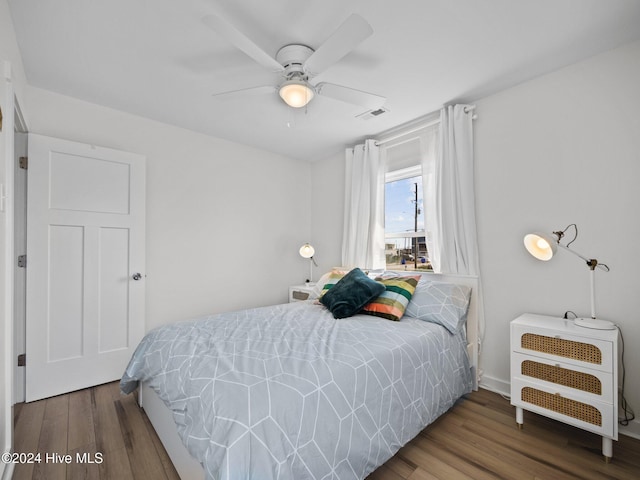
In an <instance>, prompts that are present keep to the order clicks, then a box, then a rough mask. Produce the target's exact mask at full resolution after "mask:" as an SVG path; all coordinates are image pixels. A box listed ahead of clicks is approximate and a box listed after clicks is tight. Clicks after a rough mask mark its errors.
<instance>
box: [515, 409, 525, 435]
mask: <svg viewBox="0 0 640 480" xmlns="http://www.w3.org/2000/svg"><path fill="white" fill-rule="evenodd" d="M516 423H517V424H518V428H519V429H520V430H522V424H523V423H524V414H523V410H522V407H516Z"/></svg>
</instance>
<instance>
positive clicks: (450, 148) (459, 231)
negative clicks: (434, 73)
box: [423, 105, 479, 275]
mask: <svg viewBox="0 0 640 480" xmlns="http://www.w3.org/2000/svg"><path fill="white" fill-rule="evenodd" d="M472 115H473V112H472V110H471V109H470V106H469V105H454V106H448V107H445V108H443V109H442V110H440V128H439V141H438V149H437V154H436V155H435V159H434V158H433V157H432V156H429V155H425V156H424V164H423V175H424V178H423V185H424V190H425V226H426V230H427V248H428V249H429V258H430V260H431V264H432V266H433V270H434V271H435V272H441V273H459V274H466V275H479V262H478V240H477V232H476V215H475V212H476V210H475V191H474V180H473V177H474V173H473V120H472Z"/></svg>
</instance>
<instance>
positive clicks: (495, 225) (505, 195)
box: [475, 42, 640, 431]
mask: <svg viewBox="0 0 640 480" xmlns="http://www.w3.org/2000/svg"><path fill="white" fill-rule="evenodd" d="M638 85H640V43H639V42H636V43H633V44H629V45H626V46H623V47H621V48H618V49H615V50H612V51H609V52H607V53H604V54H601V55H598V56H596V57H592V58H591V59H588V60H586V61H583V62H580V63H577V64H575V65H572V66H570V67H567V68H564V69H562V70H559V71H556V72H554V73H551V74H548V75H545V76H543V77H540V78H538V79H535V80H533V81H530V82H527V83H524V84H522V85H520V86H517V87H515V88H511V89H509V90H505V91H503V92H501V93H498V94H496V95H493V96H491V97H488V98H485V99H483V100H481V101H478V102H476V103H477V106H478V110H477V111H478V115H479V118H478V120H477V121H476V124H475V142H476V143H475V152H476V168H477V170H476V172H477V176H476V185H477V213H478V229H479V232H478V233H479V242H480V259H481V271H482V278H483V285H484V291H485V297H484V298H485V314H486V318H487V331H486V337H485V344H484V355H483V361H482V363H483V367H484V370H485V375H487V376H488V377H493V379H495V380H497V381H502V382H508V379H509V364H508V360H507V359H508V344H509V321H510V320H512V319H513V318H515V317H516V316H518V315H519V314H521V313H523V312H539V313H545V314H550V315H562V314H563V313H564V312H565V311H567V310H572V311H574V312H576V313H577V314H578V315H581V316H587V317H588V316H589V314H590V307H589V298H590V297H589V283H588V282H589V270H588V268H587V267H586V266H585V265H584V264H583V263H582V262H581V261H580V260H579V259H577V258H575V257H574V256H573V255H570V254H566V253H563V252H560V254H559V255H558V256H557V257H556V258H554V260H553V261H552V262H550V263H545V262H539V261H537V260H535V259H533V258H532V257H530V256H529V255H528V254H527V253H526V251H525V250H524V247H523V245H522V237H523V236H524V234H525V233H527V232H529V231H531V230H542V231H548V232H550V231H552V230H558V229H563V228H564V227H565V226H566V225H568V224H570V223H576V224H577V225H578V227H579V236H578V240H577V241H576V242H575V243H574V244H572V248H574V249H575V250H576V251H577V252H580V253H582V254H584V255H586V256H588V257H595V258H597V259H598V260H599V261H602V262H604V263H606V264H608V265H609V266H610V268H611V271H610V272H609V273H604V272H601V271H599V270H598V271H597V272H596V295H597V300H596V312H597V314H598V316H599V317H601V318H605V319H610V320H613V321H615V322H616V323H618V324H619V325H620V326H621V328H622V331H623V333H624V339H625V343H626V346H627V350H626V352H625V365H626V367H627V386H626V388H627V389H626V397H627V399H628V400H629V402H630V403H631V405H632V406H635V409H636V411H637V412H640V375H638V373H639V371H638V366H639V365H640V352H639V351H638V349H636V348H634V346H635V345H637V344H638V343H640V323H639V322H638V315H639V313H638V312H640V277H639V275H638V271H637V268H636V266H637V263H638V262H637V251H638V244H637V239H638V238H640V221H639V220H638V207H640V188H638V181H639V180H640V115H638V112H640V88H638ZM638 425H640V424H638ZM639 431H640V430H639Z"/></svg>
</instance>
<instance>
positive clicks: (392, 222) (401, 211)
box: [384, 175, 424, 232]
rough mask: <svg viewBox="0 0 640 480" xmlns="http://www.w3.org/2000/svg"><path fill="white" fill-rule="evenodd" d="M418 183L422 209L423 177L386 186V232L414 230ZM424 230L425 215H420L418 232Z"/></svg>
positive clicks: (419, 201)
mask: <svg viewBox="0 0 640 480" xmlns="http://www.w3.org/2000/svg"><path fill="white" fill-rule="evenodd" d="M416 182H417V183H418V208H420V210H421V212H422V211H423V208H422V175H418V176H417V177H412V178H406V179H403V180H397V181H395V182H388V183H387V184H386V185H385V197H384V200H385V231H386V232H406V231H413V230H414V208H415V207H414V200H415V193H414V192H415V183H416ZM423 229H424V215H423V214H422V213H421V214H420V215H418V230H423Z"/></svg>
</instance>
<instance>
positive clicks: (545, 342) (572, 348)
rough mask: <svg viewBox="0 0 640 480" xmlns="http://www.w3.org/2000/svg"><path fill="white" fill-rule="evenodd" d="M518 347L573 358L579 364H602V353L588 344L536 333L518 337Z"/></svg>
mask: <svg viewBox="0 0 640 480" xmlns="http://www.w3.org/2000/svg"><path fill="white" fill-rule="evenodd" d="M520 345H521V346H522V348H524V349H527V350H535V351H536V352H542V353H548V354H552V355H556V356H559V357H565V358H573V359H575V360H580V361H581V362H588V363H595V364H596V365H601V364H602V352H601V351H600V349H599V348H598V347H596V346H595V345H593V344H590V343H583V342H576V341H574V340H565V339H563V338H556V337H548V336H545V335H538V334H536V333H525V334H524V335H522V337H520Z"/></svg>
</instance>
